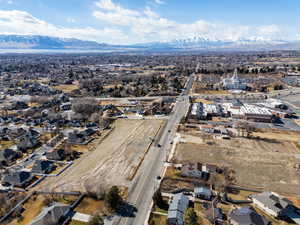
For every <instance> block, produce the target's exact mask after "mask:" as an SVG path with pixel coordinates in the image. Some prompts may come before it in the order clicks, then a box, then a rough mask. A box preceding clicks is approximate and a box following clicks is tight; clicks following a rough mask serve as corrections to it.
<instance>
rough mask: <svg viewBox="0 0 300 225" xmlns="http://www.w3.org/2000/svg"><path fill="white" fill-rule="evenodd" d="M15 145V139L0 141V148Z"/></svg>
mask: <svg viewBox="0 0 300 225" xmlns="http://www.w3.org/2000/svg"><path fill="white" fill-rule="evenodd" d="M13 145H14V142H13V141H0V150H4V149H7V148H10V147H11V146H13Z"/></svg>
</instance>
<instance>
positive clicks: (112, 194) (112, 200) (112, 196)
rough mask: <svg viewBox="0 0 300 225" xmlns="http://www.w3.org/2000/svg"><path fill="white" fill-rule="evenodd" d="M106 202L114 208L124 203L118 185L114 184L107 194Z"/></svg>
mask: <svg viewBox="0 0 300 225" xmlns="http://www.w3.org/2000/svg"><path fill="white" fill-rule="evenodd" d="M105 202H106V204H107V205H108V206H109V207H110V208H111V209H112V210H116V209H118V208H119V206H120V205H121V204H122V203H123V199H122V197H121V196H120V191H119V188H118V187H117V186H112V187H111V189H110V190H109V192H108V193H107V194H106V196H105Z"/></svg>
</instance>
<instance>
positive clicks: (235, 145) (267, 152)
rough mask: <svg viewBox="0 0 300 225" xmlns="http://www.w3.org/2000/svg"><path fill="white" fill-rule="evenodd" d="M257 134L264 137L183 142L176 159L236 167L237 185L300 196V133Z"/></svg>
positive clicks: (179, 145) (178, 160) (177, 150)
mask: <svg viewBox="0 0 300 225" xmlns="http://www.w3.org/2000/svg"><path fill="white" fill-rule="evenodd" d="M255 135H261V138H260V139H258V138H251V139H246V138H234V139H231V140H223V139H218V140H216V139H211V140H208V139H206V140H205V141H204V143H202V144H201V143H199V142H197V143H192V142H185V143H180V144H178V145H177V148H176V155H175V160H176V162H191V161H192V162H203V163H214V164H218V165H219V166H224V167H230V168H233V169H234V170H235V172H236V174H235V176H236V180H237V184H239V185H241V186H248V187H258V188H263V189H265V190H271V191H276V192H280V193H290V194H300V189H299V185H300V174H299V172H298V171H297V170H296V169H295V166H296V165H297V164H299V163H300V159H297V158H296V157H295V155H296V154H299V153H300V150H299V144H298V142H297V140H299V138H300V133H297V132H291V131H290V132H285V131H282V132H281V133H280V134H278V131H277V132H274V131H270V132H263V133H255ZM199 139H201V137H200V136H199ZM275 139H276V140H275ZM188 140H192V139H191V138H189V139H188ZM188 140H185V141H188Z"/></svg>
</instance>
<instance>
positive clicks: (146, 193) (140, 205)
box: [114, 75, 194, 225]
mask: <svg viewBox="0 0 300 225" xmlns="http://www.w3.org/2000/svg"><path fill="white" fill-rule="evenodd" d="M193 82H194V76H193V75H192V76H191V77H190V78H189V80H188V81H187V85H186V89H185V90H184V91H183V93H182V95H181V96H179V97H178V98H177V103H176V104H175V106H174V108H173V111H172V113H171V115H170V117H169V120H168V121H167V124H166V126H165V128H164V130H163V131H162V135H161V137H160V140H159V142H158V143H159V144H160V145H161V147H157V146H152V148H151V149H150V151H149V153H148V154H147V155H146V157H145V159H144V163H143V164H142V166H141V168H140V169H139V172H138V174H137V176H136V178H135V180H134V181H133V185H132V187H131V188H130V190H129V198H128V202H129V203H131V204H132V205H134V206H135V207H136V208H137V210H138V211H137V213H136V216H135V217H132V218H127V217H126V218H118V219H117V220H116V221H115V223H114V224H119V225H143V224H144V223H145V220H146V218H147V216H148V213H149V210H150V207H151V202H152V196H153V194H154V192H155V190H156V189H157V184H158V180H157V176H159V175H161V173H162V171H163V168H164V162H165V160H166V158H167V156H168V154H169V150H170V147H171V144H170V143H171V142H172V140H173V139H174V137H175V134H176V127H177V125H178V124H179V123H180V120H181V118H182V117H183V116H184V115H185V114H186V113H187V111H188V109H189V106H190V103H189V96H188V93H189V90H190V89H191V87H192V85H193Z"/></svg>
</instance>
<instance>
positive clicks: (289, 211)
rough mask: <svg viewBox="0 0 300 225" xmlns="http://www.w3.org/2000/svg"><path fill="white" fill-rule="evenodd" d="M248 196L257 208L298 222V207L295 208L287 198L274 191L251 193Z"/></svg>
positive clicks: (299, 212) (299, 221)
mask: <svg viewBox="0 0 300 225" xmlns="http://www.w3.org/2000/svg"><path fill="white" fill-rule="evenodd" d="M250 198H251V199H252V201H253V203H254V204H255V205H256V206H257V207H258V208H260V209H261V210H263V211H265V212H266V213H268V214H270V215H272V216H274V217H278V218H289V219H291V220H293V221H294V222H295V223H296V224H300V209H298V208H296V207H295V206H294V205H293V204H292V202H291V201H289V200H288V199H286V198H283V197H281V196H280V195H278V194H276V193H274V192H263V193H260V194H253V195H251V196H250Z"/></svg>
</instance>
